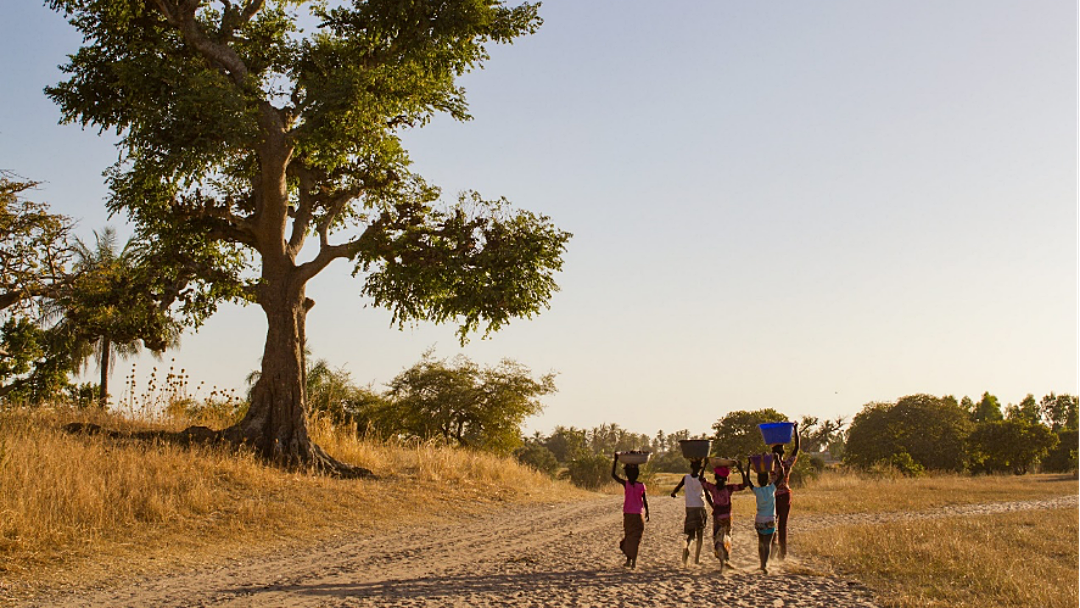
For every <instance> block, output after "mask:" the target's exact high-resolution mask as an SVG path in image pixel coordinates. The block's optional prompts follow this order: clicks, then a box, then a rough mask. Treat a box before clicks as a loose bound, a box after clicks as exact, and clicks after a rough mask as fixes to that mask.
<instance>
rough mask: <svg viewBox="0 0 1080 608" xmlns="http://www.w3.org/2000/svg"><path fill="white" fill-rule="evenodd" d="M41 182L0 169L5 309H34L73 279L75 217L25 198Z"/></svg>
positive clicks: (0, 308) (1, 302) (0, 277)
mask: <svg viewBox="0 0 1080 608" xmlns="http://www.w3.org/2000/svg"><path fill="white" fill-rule="evenodd" d="M37 184H38V182H33V181H27V180H22V179H19V178H17V177H15V176H14V175H13V174H11V173H8V172H6V171H0V313H2V312H4V311H7V310H9V309H12V308H19V309H21V310H24V311H25V310H26V309H27V308H32V307H33V305H34V304H35V303H40V298H48V297H52V296H55V295H56V291H57V289H58V288H59V286H60V285H62V284H63V283H64V282H65V281H66V279H67V269H68V262H69V261H70V259H71V247H70V245H69V244H68V238H69V236H70V233H71V225H72V224H71V220H70V219H69V218H67V217H66V216H63V215H58V214H55V213H51V212H49V208H48V206H47V205H45V204H43V203H36V202H33V201H30V200H27V199H26V198H25V197H24V196H23V193H25V192H27V191H29V190H32V189H33V188H34V187H36V186H37Z"/></svg>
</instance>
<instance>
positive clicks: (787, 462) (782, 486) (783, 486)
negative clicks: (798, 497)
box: [771, 454, 799, 494]
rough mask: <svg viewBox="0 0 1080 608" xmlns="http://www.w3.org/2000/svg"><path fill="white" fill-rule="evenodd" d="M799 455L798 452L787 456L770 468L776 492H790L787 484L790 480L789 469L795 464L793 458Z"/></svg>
mask: <svg viewBox="0 0 1080 608" xmlns="http://www.w3.org/2000/svg"><path fill="white" fill-rule="evenodd" d="M798 457H799V455H798V454H796V455H794V456H789V457H787V458H785V459H783V460H780V461H779V462H778V463H777V466H776V467H775V468H774V469H773V470H772V476H771V477H772V482H773V483H774V484H776V493H777V494H790V493H791V487H790V486H788V482H790V481H791V469H792V467H794V466H795V460H797V459H798Z"/></svg>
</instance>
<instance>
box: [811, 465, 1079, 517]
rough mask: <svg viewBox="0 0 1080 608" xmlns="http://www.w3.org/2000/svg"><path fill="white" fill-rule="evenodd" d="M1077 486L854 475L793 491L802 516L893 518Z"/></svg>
mask: <svg viewBox="0 0 1080 608" xmlns="http://www.w3.org/2000/svg"><path fill="white" fill-rule="evenodd" d="M1076 492H1077V480H1076V478H1075V477H1070V476H1067V475H1024V476H1016V475H995V476H978V477H972V476H969V475H955V474H938V475H928V476H925V477H915V478H904V477H901V478H897V479H880V478H871V477H867V476H864V475H861V474H858V473H835V472H830V473H826V474H824V475H822V476H821V477H820V478H818V479H817V480H814V481H813V482H811V483H810V484H809V485H808V486H807V487H805V488H797V489H796V490H795V500H796V501H797V502H796V503H795V505H796V506H795V507H793V508H797V509H798V510H799V512H802V513H818V514H844V513H896V512H904V511H925V510H930V509H938V508H941V507H948V506H953V505H968V504H981V503H992V502H1010V501H1017V500H1036V499H1040V498H1051V497H1054V496H1064V495H1067V494H1076Z"/></svg>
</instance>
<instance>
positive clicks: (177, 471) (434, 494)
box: [0, 407, 584, 603]
mask: <svg viewBox="0 0 1080 608" xmlns="http://www.w3.org/2000/svg"><path fill="white" fill-rule="evenodd" d="M71 422H83V423H93V424H99V425H101V426H103V427H108V428H112V429H120V430H125V431H134V430H145V429H147V428H151V427H152V428H163V427H164V428H174V429H179V428H183V427H184V426H185V425H188V424H190V423H191V422H192V420H191V419H186V418H184V417H182V416H162V417H159V418H158V419H156V420H155V421H154V422H153V424H151V423H148V422H144V421H140V420H138V419H133V418H131V417H127V416H121V415H118V414H114V413H107V412H103V411H101V410H99V409H98V408H85V409H76V408H68V407H59V408H57V407H36V408H10V407H9V408H6V409H0V514H2V517H0V598H2V597H5V596H7V597H11V598H15V597H17V596H18V595H19V594H22V593H25V592H27V591H28V590H30V589H33V588H37V587H40V586H42V585H45V584H47V585H48V586H49V587H51V588H55V587H58V586H59V587H63V586H66V585H74V584H78V585H80V586H84V587H85V586H87V585H93V584H94V583H95V582H99V581H103V580H107V579H109V578H114V577H123V576H126V575H132V574H141V573H149V572H154V571H164V570H168V569H175V568H177V567H182V566H184V565H194V564H199V563H207V562H215V561H217V562H220V561H224V560H231V559H243V558H244V557H245V556H252V555H256V554H261V553H265V552H267V551H271V550H283V551H284V550H288V549H289V548H290V547H303V546H306V545H308V544H310V543H314V542H319V541H321V540H327V539H330V538H332V537H334V536H335V535H344V534H350V533H356V532H361V531H365V530H377V529H388V528H394V527H397V526H403V525H417V524H422V523H423V522H425V521H433V520H434V518H436V517H440V516H446V515H450V516H454V515H456V514H466V513H478V512H482V511H485V510H489V509H492V508H495V507H497V506H503V505H508V504H514V503H524V502H535V501H553V502H554V501H564V500H570V499H573V498H579V497H582V496H584V494H583V493H582V492H581V491H580V490H577V489H575V488H574V487H573V486H571V485H570V484H566V483H563V482H557V481H555V480H553V479H551V478H550V477H548V476H547V475H544V474H542V473H538V472H536V471H534V470H533V469H530V468H528V467H526V466H523V465H520V464H518V463H517V462H516V461H514V460H513V459H511V458H506V457H502V456H497V455H495V454H491V453H488V452H483V451H478V450H468V449H461V448H456V447H452V446H447V445H444V444H440V443H435V442H416V441H409V442H398V441H384V440H376V439H364V440H360V439H357V437H356V435H355V433H354V432H352V430H351V429H347V428H343V427H340V426H337V425H334V424H332V423H331V422H330V421H329V420H328V419H326V418H316V419H313V420H312V422H311V429H312V432H313V434H314V435H315V438H316V440H317V441H319V443H320V444H321V445H324V446H325V447H326V449H327V450H328V451H329V452H330V453H332V454H333V455H334V456H335V457H337V458H340V459H342V460H344V461H346V462H350V463H354V464H357V465H360V466H364V467H366V468H368V469H370V470H372V471H373V472H374V473H375V474H376V475H377V476H378V478H377V479H363V480H361V479H357V480H342V479H334V478H331V477H328V476H324V475H312V474H309V473H297V472H289V471H287V470H283V469H281V468H277V467H267V466H266V464H265V462H264V461H262V460H261V459H260V458H258V457H257V456H256V455H254V454H251V453H245V452H242V451H241V452H237V451H235V450H233V449H226V448H224V447H220V446H219V447H208V446H198V445H195V446H191V447H183V446H179V445H176V444H174V443H171V442H146V441H125V440H121V439H112V438H107V437H105V436H102V435H87V434H71V433H67V432H64V431H63V430H62V428H61V427H62V426H63V425H65V424H68V423H71ZM197 422H198V423H200V424H205V423H206V422H207V419H206V417H205V413H204V417H203V418H202V419H200V420H198V421H197ZM0 603H3V602H0Z"/></svg>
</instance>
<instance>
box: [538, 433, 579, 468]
mask: <svg viewBox="0 0 1080 608" xmlns="http://www.w3.org/2000/svg"><path fill="white" fill-rule="evenodd" d="M588 444H589V439H588V436H587V433H586V431H585V430H583V429H579V428H575V427H572V426H571V427H565V426H556V427H555V430H554V431H552V432H551V435H548V437H547V438H546V439H544V447H546V448H547V449H549V450H551V453H552V454H554V455H555V459H556V460H558V461H559V462H562V463H567V462H570V460H571V459H572V458H573V457H574V455H575V454H577V453H578V452H583V451H585V450H586V448H587V446H588Z"/></svg>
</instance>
